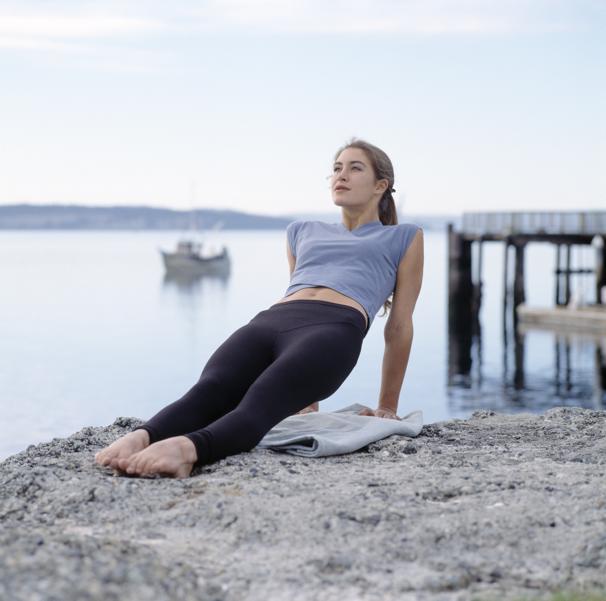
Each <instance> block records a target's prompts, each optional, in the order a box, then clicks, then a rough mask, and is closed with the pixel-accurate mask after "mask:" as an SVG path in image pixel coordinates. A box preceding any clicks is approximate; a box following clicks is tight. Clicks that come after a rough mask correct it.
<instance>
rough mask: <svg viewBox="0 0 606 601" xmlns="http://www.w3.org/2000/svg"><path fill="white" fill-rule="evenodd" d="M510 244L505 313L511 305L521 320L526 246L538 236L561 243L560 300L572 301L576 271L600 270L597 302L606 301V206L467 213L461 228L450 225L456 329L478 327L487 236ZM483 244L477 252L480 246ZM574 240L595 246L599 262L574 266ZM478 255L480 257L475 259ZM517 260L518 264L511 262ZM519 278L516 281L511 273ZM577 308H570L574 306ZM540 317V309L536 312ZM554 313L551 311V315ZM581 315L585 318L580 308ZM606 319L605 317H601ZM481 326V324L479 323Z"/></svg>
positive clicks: (557, 302) (450, 279) (451, 314)
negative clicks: (585, 266)
mask: <svg viewBox="0 0 606 601" xmlns="http://www.w3.org/2000/svg"><path fill="white" fill-rule="evenodd" d="M495 241H496V242H502V243H504V244H505V253H504V257H505V259H504V265H503V280H504V287H503V317H504V326H505V325H506V320H507V315H508V312H507V308H508V306H509V305H510V304H511V306H512V308H513V311H512V312H511V315H512V317H513V320H514V324H516V323H517V319H518V315H517V307H518V306H520V305H523V304H524V302H525V300H526V289H525V250H526V246H527V245H528V244H530V243H532V242H543V243H545V242H547V243H550V244H552V245H553V246H554V249H555V253H556V254H555V257H556V261H555V265H556V267H555V270H554V277H555V278H556V286H555V298H554V304H555V306H556V307H563V306H569V304H570V301H571V298H572V290H571V285H570V278H571V275H573V274H583V275H585V276H590V275H591V274H594V286H595V305H596V306H602V305H604V303H605V298H604V295H605V294H606V211H585V212H554V213H525V212H519V213H465V214H464V215H463V219H462V224H461V229H460V231H455V228H454V226H453V225H452V224H449V225H448V267H449V269H448V301H449V302H448V307H449V326H450V330H451V331H453V332H456V331H462V330H464V329H470V328H471V329H474V324H476V323H477V314H478V311H479V309H480V306H481V302H482V267H483V266H482V246H483V244H484V243H485V242H495ZM474 246H477V252H475V253H474V252H473V251H474V248H473V247H474ZM572 246H592V247H593V248H594V249H595V252H596V267H595V270H593V269H574V268H573V267H572V265H571V248H572ZM474 257H475V260H474ZM512 261H513V265H511V266H510V263H511V262H512ZM510 274H512V276H513V278H512V279H513V282H512V283H511V282H510V279H511V276H510ZM574 310H575V309H569V311H574ZM533 318H534V319H535V320H536V319H537V317H536V313H535V314H534V315H533ZM551 318H553V316H550V319H551ZM578 319H581V320H582V319H583V315H581V314H579V315H578ZM600 323H601V322H600ZM475 327H477V325H476V326H475Z"/></svg>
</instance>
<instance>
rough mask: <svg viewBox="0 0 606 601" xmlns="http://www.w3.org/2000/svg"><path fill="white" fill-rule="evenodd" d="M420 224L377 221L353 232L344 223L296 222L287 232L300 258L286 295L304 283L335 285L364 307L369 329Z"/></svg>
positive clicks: (289, 226) (387, 294) (308, 285)
mask: <svg viewBox="0 0 606 601" xmlns="http://www.w3.org/2000/svg"><path fill="white" fill-rule="evenodd" d="M420 229H421V228H420V227H419V226H418V225H416V224H414V223H399V224H396V225H383V224H382V223H381V222H380V221H379V220H377V221H371V222H370V223H365V224H363V225H361V226H359V227H357V228H355V229H353V230H351V231H350V230H348V229H347V228H346V227H345V226H344V225H343V224H342V223H324V222H323V221H302V220H299V221H292V222H291V223H289V224H288V226H287V228H286V237H287V239H288V244H289V246H290V249H291V251H292V254H293V255H294V256H295V258H296V263H295V269H294V271H293V273H292V276H291V278H290V285H289V286H288V288H287V289H286V293H285V296H288V295H290V294H292V293H293V292H296V291H297V290H300V289H301V288H309V287H313V286H326V287H328V288H332V289H333V290H336V291H337V292H341V294H344V295H345V296H349V297H350V298H353V299H354V300H356V301H358V302H359V303H360V304H361V305H362V306H363V307H364V309H365V310H366V314H367V316H368V328H370V326H371V324H372V322H373V320H374V318H375V315H376V314H377V312H378V311H379V309H380V308H381V305H383V303H384V302H385V301H386V300H387V298H388V297H389V295H390V294H391V293H392V292H393V291H394V289H395V286H396V273H397V270H398V265H399V263H400V261H401V260H402V257H403V256H404V254H405V253H406V250H407V249H408V247H409V246H410V243H411V242H412V240H413V238H414V236H415V234H416V233H417V231H418V230H420Z"/></svg>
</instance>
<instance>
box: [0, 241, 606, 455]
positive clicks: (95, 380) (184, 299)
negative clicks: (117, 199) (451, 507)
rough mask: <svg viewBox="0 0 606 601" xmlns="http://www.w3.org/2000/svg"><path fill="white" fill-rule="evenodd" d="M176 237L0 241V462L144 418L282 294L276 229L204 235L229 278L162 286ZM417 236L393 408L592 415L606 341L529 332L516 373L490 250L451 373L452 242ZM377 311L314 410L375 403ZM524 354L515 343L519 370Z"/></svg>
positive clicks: (543, 257)
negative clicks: (459, 365)
mask: <svg viewBox="0 0 606 601" xmlns="http://www.w3.org/2000/svg"><path fill="white" fill-rule="evenodd" d="M178 237H179V233H178V232H72V231H58V232H33V231H26V232H23V231H20V232H3V233H0V275H1V278H2V279H1V282H0V409H1V421H0V459H4V458H6V457H7V456H8V455H10V454H12V453H15V452H17V451H20V450H23V449H24V448H26V447H27V445H29V444H33V443H37V442H41V441H46V440H50V439H52V438H53V437H55V436H67V435H69V434H71V433H73V432H74V431H76V430H79V429H80V428H82V427H84V426H89V425H93V426H100V425H106V424H109V423H111V422H113V421H114V419H115V418H116V417H117V416H135V417H139V418H142V419H146V418H148V417H151V415H153V414H154V413H155V412H156V411H158V410H159V409H160V408H162V407H163V406H164V405H166V404H168V403H169V402H172V401H174V400H176V399H177V398H179V397H180V396H181V395H182V394H183V393H184V392H185V391H186V390H188V389H189V387H190V386H191V385H192V384H193V383H194V382H195V381H196V380H197V379H198V377H199V375H200V372H201V371H202V368H203V367H204V365H205V363H206V361H207V359H208V358H209V357H210V355H211V354H212V352H213V351H214V350H215V349H216V348H217V346H219V345H220V344H221V343H222V342H223V341H224V340H225V339H226V338H227V337H228V336H229V335H230V334H231V333H232V332H233V331H234V330H235V329H237V328H239V327H240V326H242V325H244V324H245V323H247V322H248V321H249V320H250V319H251V318H252V317H254V315H255V314H256V313H258V312H259V311H261V310H263V309H266V308H268V307H269V306H270V305H271V304H273V303H275V302H276V301H277V300H279V299H280V298H281V297H282V296H283V293H284V291H285V290H286V288H287V286H288V266H287V261H286V256H285V244H286V243H285V233H284V232H283V231H245V232H241V231H231V232H230V231H223V232H219V233H214V234H212V235H210V234H209V235H208V237H207V239H208V241H209V243H212V242H213V241H214V242H215V243H225V244H226V245H227V246H228V248H229V250H230V252H231V256H232V261H233V263H232V271H231V274H230V276H229V277H228V278H227V279H220V278H203V279H198V280H196V281H190V282H182V281H175V280H170V279H167V278H166V277H165V275H164V268H163V266H162V262H161V258H160V255H159V253H158V251H157V248H158V247H163V248H172V247H173V245H174V244H175V241H176V240H177V238H178ZM425 239H426V249H425V253H426V258H425V277H424V284H423V289H422V292H421V295H420V298H419V301H418V304H417V308H416V310H415V338H414V342H413V350H412V355H411V359H410V362H409V366H408V370H407V374H406V377H405V381H404V386H403V389H402V394H401V397H400V406H399V413H400V415H403V414H405V413H407V412H409V411H412V410H415V409H422V410H423V413H424V419H425V422H427V423H429V422H434V421H438V420H443V419H448V418H451V417H466V416H468V415H469V414H470V413H471V412H472V411H474V410H475V409H478V408H496V409H498V410H499V411H518V410H526V411H543V410H544V409H545V408H548V407H552V406H558V405H565V404H569V405H580V406H585V407H601V405H602V403H603V402H604V400H605V396H604V392H603V390H602V388H603V373H602V375H600V372H599V369H598V368H599V365H600V364H602V362H603V358H604V356H605V355H606V348H605V347H606V341H605V340H604V339H601V340H600V339H592V338H588V337H582V336H573V337H569V338H566V337H562V336H556V335H555V334H554V333H552V332H544V331H530V332H528V333H527V334H526V335H525V337H524V345H523V349H522V350H523V361H522V363H523V370H520V369H518V370H515V357H516V355H515V353H514V349H513V348H512V345H511V344H509V345H507V348H505V345H504V342H505V340H504V336H503V333H502V314H501V296H502V281H501V280H502V262H503V250H502V247H501V246H500V245H498V244H493V245H487V246H486V248H485V253H484V267H485V269H484V283H485V287H484V303H483V308H482V314H481V322H482V336H481V340H475V341H474V344H473V345H472V348H471V350H470V352H471V358H472V363H471V368H470V370H469V373H466V374H456V373H452V370H451V373H450V375H449V368H448V357H449V351H448V348H449V341H448V335H447V320H446V317H447V311H446V238H445V235H444V234H442V233H438V232H426V236H425ZM552 269H553V251H552V249H550V248H549V247H548V246H543V245H531V246H530V247H529V249H528V250H527V277H528V284H527V295H528V304H530V305H551V304H552V302H553V301H552V299H553V281H552V279H553V278H552V274H551V271H552ZM587 287H588V288H590V286H589V285H588V286H587ZM381 312H382V310H381V311H380V312H379V315H380V314H381ZM379 315H377V317H376V318H375V321H374V323H373V325H372V327H371V330H370V332H369V333H368V335H367V337H366V339H365V342H364V346H363V349H362V354H361V357H360V360H359V362H358V364H357V366H356V367H355V368H354V370H353V372H352V373H351V374H350V376H349V378H348V379H347V381H346V382H345V383H344V384H343V385H342V387H341V388H340V389H339V390H338V391H337V392H336V393H335V394H334V395H333V396H332V397H331V398H329V399H327V400H325V401H323V402H322V404H321V409H322V410H323V411H330V410H333V409H337V408H339V407H342V406H344V405H348V404H351V403H362V404H366V405H370V406H375V404H376V401H377V398H378V393H379V388H380V383H381V362H382V357H383V324H384V323H385V319H384V318H381V317H379ZM520 356H521V355H520V347H518V365H520V360H519V358H520ZM602 370H603V368H602Z"/></svg>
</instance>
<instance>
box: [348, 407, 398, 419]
mask: <svg viewBox="0 0 606 601" xmlns="http://www.w3.org/2000/svg"><path fill="white" fill-rule="evenodd" d="M358 415H368V416H369V417H384V418H386V419H398V420H402V418H401V417H398V416H397V415H396V413H395V412H394V411H391V409H380V408H379V409H374V410H373V409H371V408H370V407H364V408H363V409H360V411H358Z"/></svg>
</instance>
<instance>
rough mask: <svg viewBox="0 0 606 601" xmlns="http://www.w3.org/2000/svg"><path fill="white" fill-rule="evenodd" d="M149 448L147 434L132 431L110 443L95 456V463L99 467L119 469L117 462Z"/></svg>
mask: <svg viewBox="0 0 606 601" xmlns="http://www.w3.org/2000/svg"><path fill="white" fill-rule="evenodd" d="M148 446H149V433H148V432H147V430H142V429H141V430H134V431H133V432H129V433H128V434H125V435H124V436H121V437H120V438H118V440H116V441H114V442H112V444H110V445H109V446H108V447H105V448H104V449H103V450H101V451H99V452H98V453H96V454H95V461H96V462H97V463H98V464H99V465H107V466H109V467H113V468H114V469H116V468H118V467H119V464H118V462H119V461H120V460H121V459H126V458H128V457H130V456H131V455H134V454H135V453H138V452H139V451H142V450H143V449H145V448H146V447H148Z"/></svg>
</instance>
